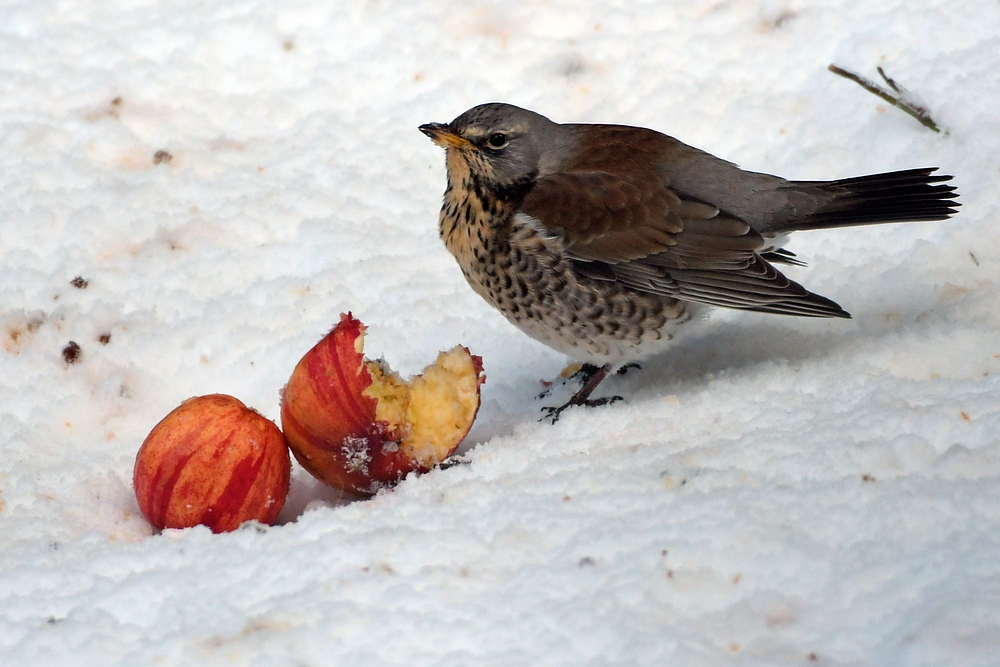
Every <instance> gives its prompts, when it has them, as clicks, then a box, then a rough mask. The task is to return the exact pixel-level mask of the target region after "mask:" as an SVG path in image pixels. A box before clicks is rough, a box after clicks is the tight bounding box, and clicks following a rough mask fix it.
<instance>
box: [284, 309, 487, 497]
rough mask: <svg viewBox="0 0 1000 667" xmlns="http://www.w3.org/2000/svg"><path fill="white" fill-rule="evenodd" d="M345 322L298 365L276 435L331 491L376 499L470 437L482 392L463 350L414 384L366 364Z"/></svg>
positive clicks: (360, 334)
mask: <svg viewBox="0 0 1000 667" xmlns="http://www.w3.org/2000/svg"><path fill="white" fill-rule="evenodd" d="M364 332H365V327H364V325H362V324H361V322H360V321H358V320H356V319H354V317H353V316H352V315H351V314H350V313H347V314H345V315H342V316H341V320H340V323H339V324H337V326H336V327H334V329H333V330H332V331H331V332H330V333H329V334H328V335H327V336H326V337H324V338H323V340H321V341H320V342H319V343H317V344H316V346H315V347H313V348H312V349H311V350H309V352H307V353H306V354H305V356H304V357H302V360H301V361H299V363H298V365H297V366H296V367H295V370H294V371H293V373H292V377H291V378H290V379H289V381H288V384H287V385H286V386H285V390H284V392H283V394H282V400H281V425H282V429H283V430H284V432H285V437H286V438H287V439H288V444H289V447H290V448H291V450H292V453H293V454H294V455H295V458H296V459H298V461H299V463H301V464H302V466H303V467H304V468H305V469H306V470H308V471H309V472H310V473H312V474H313V475H314V476H315V477H317V478H318V479H320V480H322V481H323V482H325V483H326V484H329V485H330V486H332V487H334V488H337V489H342V490H345V491H351V492H354V493H361V494H373V493H376V492H377V491H378V490H379V489H381V488H385V487H387V486H392V485H394V484H396V483H397V482H399V481H400V480H401V479H402V478H403V477H405V476H406V475H407V474H409V473H411V472H427V471H428V470H430V469H431V468H433V467H434V466H436V465H437V464H438V463H440V462H441V461H443V460H444V459H446V458H448V456H450V455H451V454H452V452H454V451H455V449H456V448H457V447H458V446H459V444H461V442H462V440H463V439H464V438H465V436H466V435H467V434H468V432H469V429H470V428H472V423H473V421H475V418H476V413H477V412H478V410H479V387H480V385H482V383H483V382H485V375H484V374H483V367H482V359H480V358H479V357H477V356H475V355H473V354H471V353H470V352H469V350H468V348H465V347H463V346H460V345H459V346H456V347H454V348H452V349H451V350H448V351H447V352H441V353H440V354H439V355H438V358H437V361H436V362H435V363H434V364H432V365H430V366H428V367H427V368H425V369H424V371H423V373H421V374H420V375H417V376H415V377H414V378H412V379H411V380H410V381H408V382H407V381H405V380H403V379H402V378H401V377H400V376H399V375H398V374H397V373H395V372H393V371H392V370H391V369H390V368H389V366H388V364H386V362H385V361H383V360H378V361H369V360H366V359H365V358H364Z"/></svg>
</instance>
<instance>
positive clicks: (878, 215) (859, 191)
mask: <svg viewBox="0 0 1000 667" xmlns="http://www.w3.org/2000/svg"><path fill="white" fill-rule="evenodd" d="M935 171H937V167H925V168H923V169H907V170H905V171H892V172H887V173H883V174H873V175H871V176H858V177H855V178H843V179H840V180H836V181H791V182H790V183H788V185H787V186H786V188H788V189H789V190H793V191H794V190H800V189H801V191H803V192H808V193H810V194H820V193H823V194H826V195H827V196H828V197H829V198H828V199H827V200H826V201H825V202H824V203H822V204H821V205H820V206H818V207H817V208H816V209H815V210H813V211H812V212H811V213H808V214H806V215H804V216H802V217H798V218H795V219H792V220H788V221H787V222H786V223H783V224H782V225H781V227H780V229H775V230H768V231H772V232H775V231H778V232H791V231H800V230H808V229H829V228H832V227H850V226H854V225H877V224H880V223H884V222H928V221H933V220H945V219H947V218H949V217H951V216H952V215H954V214H955V213H956V211H957V208H958V207H959V206H961V204H959V202H957V201H955V198H956V197H957V196H958V195H957V194H956V193H955V187H954V186H952V185H942V184H943V183H946V182H947V181H950V180H951V176H948V175H945V174H939V175H933V173H934V172H935Z"/></svg>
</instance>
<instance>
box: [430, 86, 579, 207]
mask: <svg viewBox="0 0 1000 667" xmlns="http://www.w3.org/2000/svg"><path fill="white" fill-rule="evenodd" d="M420 131H421V132H423V133H424V134H426V135H427V136H428V137H430V138H431V141H433V142H434V143H435V144H437V145H438V146H441V147H442V148H445V149H446V150H447V152H448V177H449V179H450V180H451V181H452V182H453V184H455V185H458V184H457V183H454V181H455V180H456V179H461V178H462V177H463V176H464V174H463V173H462V172H464V170H465V168H467V169H468V172H469V175H470V176H471V180H472V182H471V183H470V184H469V185H471V186H472V187H480V188H484V189H486V190H487V191H488V192H489V193H490V194H492V195H493V196H496V197H498V198H500V199H502V200H511V199H513V198H516V197H517V196H519V195H521V194H523V193H524V192H525V191H526V190H528V189H530V187H531V185H532V184H533V183H534V182H535V180H536V179H538V178H539V177H541V176H544V175H545V174H546V173H551V172H553V171H555V170H556V168H557V166H558V162H559V161H560V160H561V158H562V156H563V155H564V153H565V151H564V150H562V149H561V147H562V146H563V145H564V144H565V141H564V138H565V137H564V134H565V132H564V130H563V128H562V126H560V125H558V124H556V123H553V122H552V121H550V120H549V119H548V118H546V117H545V116H542V115H539V114H537V113H535V112H533V111H528V110H526V109H521V108H519V107H516V106H513V105H511V104H500V103H491V104H481V105H479V106H477V107H473V108H471V109H469V110H468V111H466V112H465V113H463V114H462V115H461V116H459V117H458V118H456V119H455V120H453V121H451V122H450V123H428V124H426V125H421V126H420Z"/></svg>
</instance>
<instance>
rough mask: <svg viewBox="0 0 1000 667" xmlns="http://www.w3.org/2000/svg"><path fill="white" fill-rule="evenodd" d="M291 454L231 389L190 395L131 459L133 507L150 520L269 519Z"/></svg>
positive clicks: (213, 524)
mask: <svg viewBox="0 0 1000 667" xmlns="http://www.w3.org/2000/svg"><path fill="white" fill-rule="evenodd" d="M290 469H291V458H290V457H289V456H288V446H287V445H286V443H285V437H284V436H283V435H282V434H281V431H280V430H279V429H278V427H277V426H275V424H274V422H272V421H271V420H270V419H266V418H265V417H263V416H261V415H260V414H258V413H257V412H255V411H253V410H251V409H250V408H248V407H247V406H245V405H243V403H241V402H240V401H238V400H236V399H235V398H233V397H232V396H226V395H225V394H211V395H209V396H199V397H197V398H190V399H188V400H186V401H184V402H183V403H181V404H180V406H179V407H178V408H176V409H175V410H174V411H173V412H171V413H170V414H168V415H167V416H166V417H164V418H163V420H162V421H161V422H160V423H159V424H157V425H156V426H155V427H153V430H152V431H151V432H150V434H149V435H148V436H147V437H146V440H145V442H143V443H142V447H140V448H139V453H138V455H136V459H135V469H134V471H133V473H132V483H133V485H134V486H135V497H136V499H137V500H138V501H139V508H140V509H141V510H142V513H143V514H145V515H146V518H147V519H149V521H150V523H152V524H153V525H154V526H156V527H157V528H189V527H191V526H195V525H197V524H202V525H205V526H208V527H209V528H211V529H212V532H215V533H221V532H224V531H227V530H234V529H236V528H237V527H238V526H239V525H240V524H241V523H243V522H244V521H250V520H251V519H256V520H257V521H260V522H262V523H268V524H270V523H273V522H274V520H275V518H276V517H277V516H278V512H280V511H281V508H282V506H283V505H284V504H285V498H286V497H287V496H288V477H289V472H290Z"/></svg>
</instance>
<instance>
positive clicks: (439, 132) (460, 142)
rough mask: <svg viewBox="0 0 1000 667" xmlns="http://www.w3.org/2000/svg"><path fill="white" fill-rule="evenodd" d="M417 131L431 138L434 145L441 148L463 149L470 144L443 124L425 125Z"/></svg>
mask: <svg viewBox="0 0 1000 667" xmlns="http://www.w3.org/2000/svg"><path fill="white" fill-rule="evenodd" d="M419 130H420V131H421V132H423V133H424V134H426V135H427V136H428V137H430V138H431V141H433V142H434V143H435V144H437V145H438V146H440V147H441V148H448V147H449V146H451V147H452V148H465V147H466V146H470V145H471V143H470V142H469V140H468V139H466V138H465V137H460V136H458V135H457V134H455V133H454V132H452V131H451V130H450V129H448V126H447V125H445V124H443V123H427V124H426V125H421V126H420V128H419Z"/></svg>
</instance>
